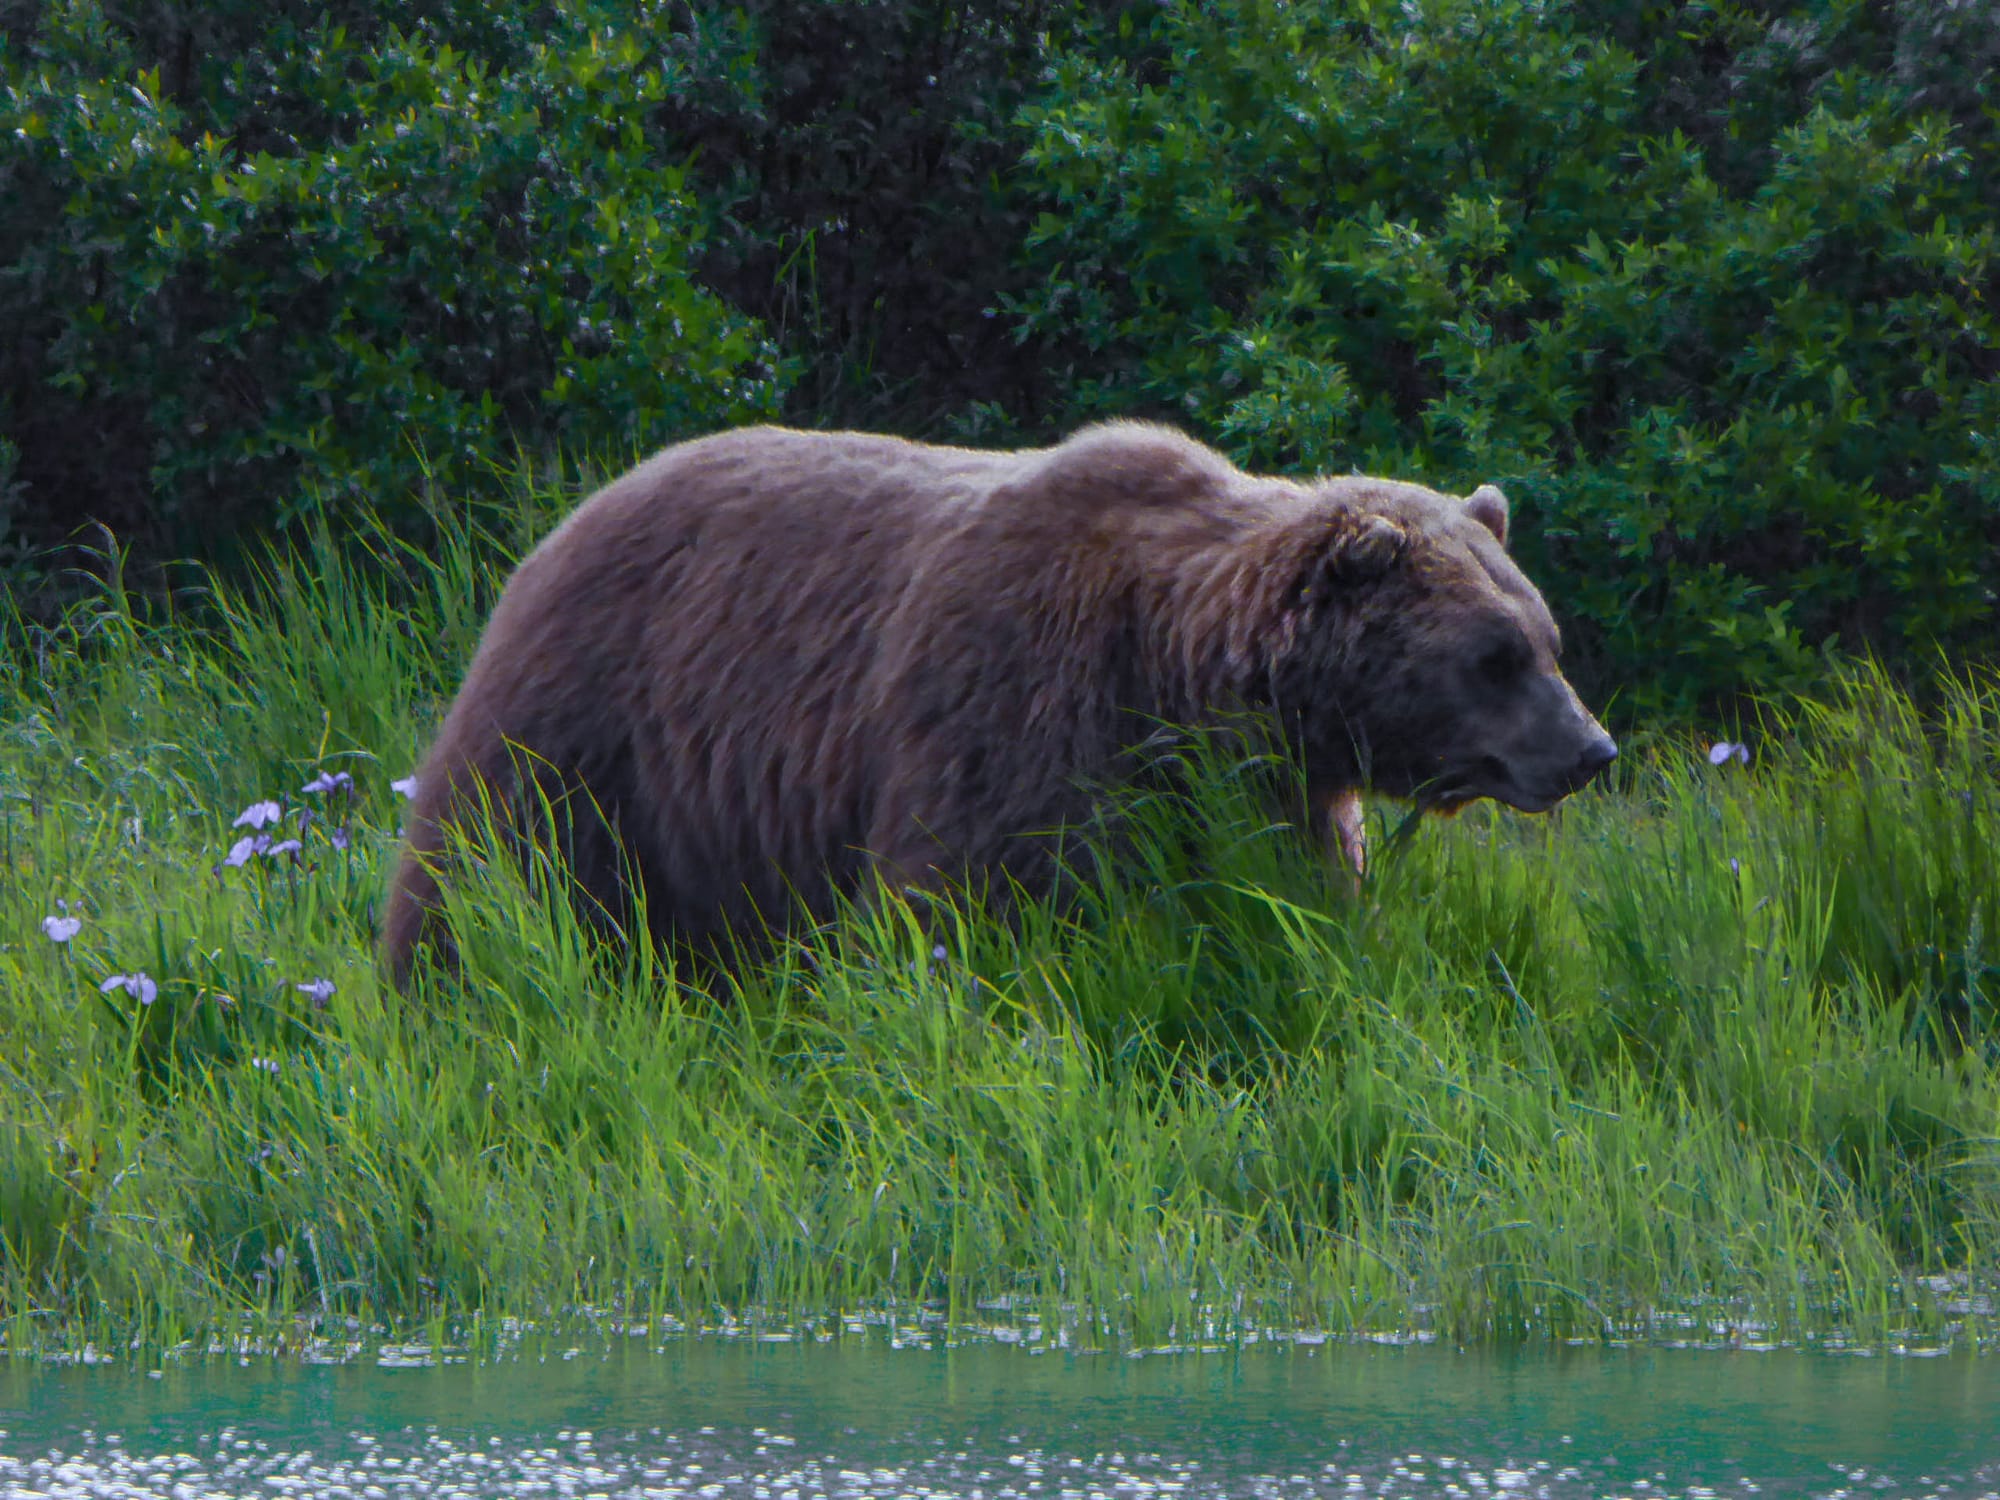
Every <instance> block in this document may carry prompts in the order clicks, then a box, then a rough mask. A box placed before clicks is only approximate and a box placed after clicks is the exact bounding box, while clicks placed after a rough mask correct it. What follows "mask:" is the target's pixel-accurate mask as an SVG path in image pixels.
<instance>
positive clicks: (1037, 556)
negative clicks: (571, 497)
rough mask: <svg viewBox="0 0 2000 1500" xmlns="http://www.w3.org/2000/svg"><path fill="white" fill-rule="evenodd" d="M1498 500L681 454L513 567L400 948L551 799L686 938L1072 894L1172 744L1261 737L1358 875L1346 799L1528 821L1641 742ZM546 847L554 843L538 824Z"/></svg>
mask: <svg viewBox="0 0 2000 1500" xmlns="http://www.w3.org/2000/svg"><path fill="white" fill-rule="evenodd" d="M1506 539H1507V502H1506V500H1505V498H1504V497H1503V496H1502V495H1501V493H1500V492H1499V490H1497V489H1495V488H1493V487H1492V486H1490V485H1487V486H1482V487H1481V488H1480V489H1478V490H1477V491H1476V492H1474V494H1473V495H1472V496H1470V497H1469V498H1468V499H1464V500H1456V499H1450V498H1447V497H1445V496H1443V495H1439V494H1437V493H1435V492H1434V491H1431V490H1428V489H1425V488H1423V487H1421V486H1419V485H1415V484H1406V483H1399V482H1396V481H1393V480H1387V479H1370V478H1364V477H1359V476H1354V477H1341V478H1330V479H1316V480H1312V481H1294V480H1288V479H1267V478H1257V477H1253V476H1251V475H1247V474H1245V473H1243V472H1241V471H1240V470H1238V469H1237V468H1235V467H1234V466H1233V465H1231V464H1230V463H1229V462H1228V461H1227V460H1226V459H1224V458H1223V457H1222V456H1221V455H1220V454H1217V453H1215V452H1213V451H1211V450H1210V449H1208V448H1205V447H1203V446H1202V445H1200V444H1199V443H1196V442H1194V441H1192V440H1191V439H1189V438H1186V437H1183V436H1181V435H1180V434H1178V433H1176V432H1174V431H1172V430H1170V429H1167V428H1162V427H1156V426H1149V425H1141V424H1136V423H1127V422H1118V423H1111V424H1108V425H1101V426H1096V427H1091V428H1087V429H1085V430H1084V431H1081V432H1079V433H1077V434H1076V435H1075V436H1073V437H1071V438H1070V439H1069V440H1068V441H1066V442H1064V443H1062V444H1060V445H1059V446H1056V447H1053V448H1048V449H1041V450H1035V451H1030V452H1018V453H993V452H978V451H974V450H970V449H963V448H944V447H932V446H926V445H923V444H919V443H912V442H905V441H902V440H900V439H896V438H888V437H875V436H869V435H866V434H859V433H818V432H798V431H789V430H784V429H778V428H770V427H760V428H752V429H748V430H744V431H738V432H731V433H726V434H722V435H719V436H715V437H708V438H703V439H700V440H698V441H694V442H689V443H684V444H681V445H679V446H676V447H672V448H668V449H666V450H664V451H663V452H661V453H658V454H656V455H654V456H653V457H652V458H651V459H648V460H647V461H646V462H644V463H642V464H640V465H639V466H638V467H637V468H635V469H633V470H632V471H631V472H630V473H627V474H626V475H624V476H623V477H622V478H620V479H617V480H615V481H614V482H612V483H611V484H609V485H607V486H605V487H604V488H603V489H602V490H600V491H598V492H597V493H596V494H595V495H593V496H592V497H591V498H590V499H589V500H587V501H585V502H584V504H583V505H582V506H580V507H579V508H578V509H577V510H576V512H575V513H574V514H573V515H571V516H570V517H569V518H568V519H567V520H566V521H565V522H564V523H563V524H562V525H561V526H559V527H557V528H556V530H555V531H554V532H553V533H552V534H550V535H549V536H548V537H547V538H546V539H545V540H544V541H543V542H542V543H541V545H540V546H539V547H537V548H536V549H535V550H534V552H533V553H532V554H531V555H530V556H529V557H528V558H527V559H526V560H525V561H524V562H523V563H522V564H521V565H520V568H519V570H518V571H517V572H516V573H515V574H514V576H513V578H512V579H511V580H510V581H509V582H508V584H507V587H506V590H505V592H504V593H503V594H502V595H501V598H500V602H499V604H498V606H497V607H496V608H495V609H494V611H493V618H492V620H491V621H490V623H489V624H488V626H487V628H486V633H485V636H484V638H483V639H482V640H481V642H480V645H479V650H478V653H477V655H476V656H475V657H474V658H473V662H472V666H471V668H470V670H469V671H468V672H467V674H466V679H465V684H464V686H463V687H462V688H461V689H460V691H459V694H458V698H457V700H456V702H454V703H453V704H452V707H451V711H450V713H449V714H448V715H447V716H446V718H445V721H444V724H443V726H442V728H441V729H440V731H439V733H438V737H437V742H436V744H435V745H434V747H433V748H432V750H431V752H430V755H429V757H428V758H427V759H426V761H425V762H424V764H423V765H422V766H421V767H420V769H419V771H418V774H417V789H416V795H415V800H414V803H413V806H412V809H411V820H410V830H409V845H408V848H407V850H406V851H405V854H404V857H403V860H402V865H401V868H400V869H399V870H398V872H397V874H396V877H395V881H394V885H393V887H392V889H391V891H390V893H389V900H388V906H387V911H386V915H385V921H384V932H383V953H384V958H385V961H386V963H387V966H388V969H389V971H390V973H391V974H392V975H393V976H394V977H395V979H396V980H397V982H398V983H399V984H400V983H402V982H403V981H404V980H405V979H406V977H407V975H408V972H409V968H410V964H411V962H412V959H413V957H414V955H415V953H416V952H417V950H418V948H419V947H420V946H421V945H422V944H424V943H425V942H426V941H436V942H438V943H439V944H440V946H447V945H446V943H445V940H444V935H443V934H441V933H439V932H438V931H437V930H436V929H437V927H438V926H439V925H440V924H439V923H438V922H437V919H436V908H437V904H438V895H439V892H438V886H437V883H436V881H437V876H438V864H439V859H440V852H441V849H442V847H443V833H442V829H443V826H444V825H446V824H448V823H449V822H451V821H452V820H453V819H455V818H457V817H460V816H462V815H463V813H464V811H465V809H466V808H467V807H468V806H469V805H471V803H472V801H473V799H476V798H481V797H486V798H490V802H491V805H494V806H500V807H507V806H512V807H514V808H516V809H520V808H522V807H524V806H529V807H532V808H541V809H547V808H549V807H556V808H559V809H561V811H560V813H559V819H560V822H561V838H562V843H563V845H564V849H565V853H566V854H567V856H568V860H569V863H570V866H571V869H572V871H573V873H574V875H575V877H576V879H577V882H578V884H579V885H580V886H581V888H582V890H583V891H584V892H585V893H587V895H588V896H589V897H592V898H595V903H596V904H601V906H602V907H603V908H604V909H605V910H607V911H610V912H613V913H618V912H621V911H622V912H626V913H629V912H630V911H631V910H632V898H633V896H634V894H635V893H634V892H633V891H632V890H630V889H629V888H628V883H627V882H628V880H630V879H636V881H637V882H638V883H639V884H640V885H641V886H642V887H643V894H644V898H645V910H646V913H647V917H648V921H649V923H650V925H651V927H652V929H653V930H654V933H655V934H656V935H657V936H661V937H666V936H672V937H674V938H676V939H680V940H686V941H692V942H694V943H696V944H697V945H699V944H700V943H702V942H704V941H707V942H709V943H713V942H715V941H717V940H721V939H723V938H724V936H725V934H727V933H730V932H732V931H735V930H739V929H751V928H756V927H758V926H760V925H761V924H762V923H765V922H769V921H771V920H774V919H775V920H778V921H782V920H783V919H784V918H785V916H786V914H787V913H788V912H790V911H792V910H794V909H796V907H797V906H798V905H799V904H801V903H802V904H803V907H804V909H805V910H806V911H807V912H808V913H823V912H824V911H826V910H827V909H828V907H829V906H830V905H831V904H832V900H833V896H834V893H836V892H846V893H850V894H851V893H855V892H858V891H861V890H863V889H864V888H866V887H867V886H868V884H869V882H870V881H872V879H873V878H874V875H875V874H876V873H878V872H879V873H881V874H883V875H885V876H886V877H887V878H889V879H890V880H891V881H893V882H896V883H918V884H922V883H929V882H935V881H937V880H939V879H941V878H942V879H948V880H956V879H961V878H965V877H967V876H973V877H988V878H990V877H993V876H999V875H1005V876H1012V877H1014V878H1015V879H1017V880H1021V881H1023V882H1025V883H1027V884H1028V885H1029V886H1030V888H1032V887H1033V886H1034V885H1035V884H1036V883H1038V882H1047V881H1049V880H1050V879H1051V878H1052V876H1053V874H1054V871H1053V869H1052V868H1051V864H1052V862H1051V860H1050V858H1049V855H1048V848H1049V838H1048V832H1049V831H1050V830H1054V829H1059V828H1062V827H1065V826H1068V827H1075V826H1077V825H1078V824H1079V823H1080V822H1081V821H1083V820H1084V819H1085V818H1086V817H1087V815H1088V813H1089V812H1090V810H1091V806H1092V797H1093V792H1101V791H1102V789H1103V788H1104V787H1106V786H1107V785H1114V784H1118V783H1121V782H1127V781H1130V780H1131V779H1132V778H1133V777H1134V776H1135V775H1137V774H1139V773H1140V772H1141V771H1142V770H1143V768H1144V762H1145V750H1144V742H1145V741H1146V739H1147V736H1148V731H1149V728H1151V727H1154V726H1157V725H1158V724H1160V723H1162V722H1165V723H1175V724H1192V725H1201V724H1205V723H1214V722H1217V721H1219V720H1221V719H1222V718H1224V717H1228V716H1239V715H1242V714H1245V713H1248V714H1250V715H1251V716H1253V717H1261V718H1262V719H1263V720H1264V721H1265V722H1266V723H1267V724H1268V725H1269V726H1270V727H1271V728H1273V729H1275V730H1276V731H1277V732H1279V733H1280V734H1281V735H1282V736H1283V738H1284V740H1285V741H1286V742H1287V743H1288V744H1289V747H1290V749H1291V752H1292V753H1293V755H1295V756H1296V758H1297V760H1298V761H1299V763H1300V764H1301V766H1302V768H1303V773H1304V778H1305V786H1306V790H1307V793H1308V796H1309V798H1310V800H1311V803H1312V805H1313V808H1314V809H1315V810H1316V811H1315V816H1316V817H1317V819H1318V820H1319V822H1320V824H1321V827H1322V831H1323V833H1324V834H1325V836H1326V837H1327V838H1328V839H1329V841H1330V843H1331V845H1332V846H1333V849H1334V851H1335V852H1336V853H1337V854H1338V855H1339V857H1341V858H1342V859H1344V860H1345V861H1347V862H1349V863H1351V864H1352V865H1353V866H1354V867H1355V868H1356V870H1359V868H1360V865H1361V859H1362V851H1361V839H1360V828H1361V823H1360V817H1359V799H1358V792H1359V789H1360V788H1362V787H1364V786H1368V787H1372V788H1374V789H1376V790H1378V791H1381V792H1384V793H1387V794H1390V795H1393V796H1397V797H1403V798H1410V799H1414V800H1415V801H1417V802H1418V803H1419V804H1420V805H1423V806H1432V807H1445V808H1449V807H1454V806H1457V805H1460V804H1462V803H1464V802H1467V801H1470V800H1472V799H1473V798H1477V797H1494V798H1498V799H1500V800H1501V801H1503V802H1507V803H1511V804H1512V805H1514V806H1515V807H1519V808H1525V809H1528V810H1530V811H1540V810H1542V809H1546V808H1548V807H1551V806H1553V805H1554V804H1555V803H1556V802H1557V801H1559V800H1560V799H1561V798H1562V797H1563V796H1564V795H1566V794H1567V793H1569V792H1572V791H1574V790H1576V789H1577V788H1578V787H1580V786H1582V785H1583V784H1584V783H1585V782H1587V781H1589V780H1590V779H1591V778H1592V777H1593V776H1594V775H1596V774H1597V772H1599V771H1600V770H1602V769H1603V768H1604V767H1605V766H1606V765H1608V764H1609V763H1610V762H1611V760H1612V759H1613V757H1615V756H1616V755H1617V753H1618V752H1617V747H1616V745H1615V744H1614V743H1613V742H1612V740H1611V738H1610V736H1609V735H1607V734H1606V733H1605V732H1604V730H1603V728H1602V727H1600V726H1599V724H1598V723H1597V721H1596V720H1595V719H1594V718H1592V717H1591V715H1590V714H1589V712H1588V711H1586V710H1585V708H1584V707H1583V705H1582V704H1581V703H1580V702H1579V701H1578V700H1577V696H1576V694H1575V693H1574V692H1573V691H1572V690H1571V688H1570V686H1569V684H1568V683H1567V682H1566V681H1565V680H1564V679H1563V676H1562V673H1561V672H1560V671H1559V670H1558V669H1557V665H1556V657H1557V651H1558V641H1557V635H1556V628H1555V624H1554V622H1553V621H1552V620H1551V619H1550V617H1549V611H1548V609H1547V608H1546V606H1545V605H1544V604H1543V602H1542V598H1541V595H1540V594H1539V593H1537V592H1536V590H1535V588H1534V585H1532V584H1531V583H1529V582H1528V580H1527V579H1526V578H1525V577H1524V576H1522V574H1521V571H1520V570H1519V569H1518V568H1517V567H1515V565H1514V563H1513V562H1512V561H1511V560H1510V559H1509V557H1508V556H1507V553H1506V551H1505V542H1506ZM536 826H537V827H539V828H541V830H542V831H541V832H540V833H538V834H531V835H530V836H533V837H548V836H549V832H550V831H549V829H548V826H547V819H546V817H542V818H540V820H539V822H538V823H537V825H536Z"/></svg>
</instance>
